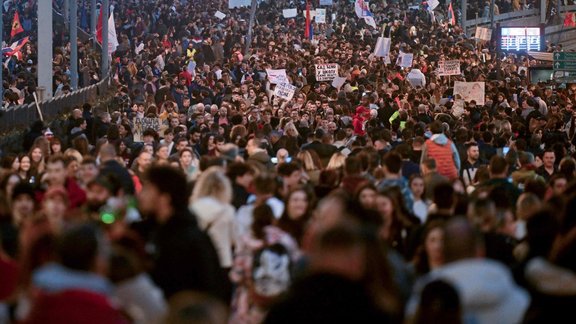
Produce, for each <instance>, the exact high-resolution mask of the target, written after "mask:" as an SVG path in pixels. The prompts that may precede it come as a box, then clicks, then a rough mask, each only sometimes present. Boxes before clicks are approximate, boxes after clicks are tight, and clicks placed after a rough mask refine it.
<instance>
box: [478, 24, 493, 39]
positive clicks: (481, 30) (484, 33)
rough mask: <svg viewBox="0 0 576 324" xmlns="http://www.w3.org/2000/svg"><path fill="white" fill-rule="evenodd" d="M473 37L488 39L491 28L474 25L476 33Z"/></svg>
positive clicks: (490, 34) (490, 35) (490, 36)
mask: <svg viewBox="0 0 576 324" xmlns="http://www.w3.org/2000/svg"><path fill="white" fill-rule="evenodd" d="M474 38H478V39H481V40H484V41H490V39H491V38H492V30H490V28H486V27H476V35H474Z"/></svg>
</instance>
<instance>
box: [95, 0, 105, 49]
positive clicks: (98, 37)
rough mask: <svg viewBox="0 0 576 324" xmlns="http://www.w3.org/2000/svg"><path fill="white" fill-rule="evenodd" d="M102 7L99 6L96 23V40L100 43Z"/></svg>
mask: <svg viewBox="0 0 576 324" xmlns="http://www.w3.org/2000/svg"><path fill="white" fill-rule="evenodd" d="M103 11H104V10H102V7H100V15H99V16H98V23H97V24H96V40H97V41H98V43H100V44H102V13H103Z"/></svg>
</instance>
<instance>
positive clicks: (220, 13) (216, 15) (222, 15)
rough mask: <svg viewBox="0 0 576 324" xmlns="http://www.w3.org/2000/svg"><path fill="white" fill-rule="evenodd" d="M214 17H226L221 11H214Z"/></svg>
mask: <svg viewBox="0 0 576 324" xmlns="http://www.w3.org/2000/svg"><path fill="white" fill-rule="evenodd" d="M214 17H216V18H218V19H224V18H225V17H226V14H225V13H223V12H221V11H216V13H215V14H214Z"/></svg>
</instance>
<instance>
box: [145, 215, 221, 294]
mask: <svg viewBox="0 0 576 324" xmlns="http://www.w3.org/2000/svg"><path fill="white" fill-rule="evenodd" d="M154 243H155V255H154V269H153V271H152V278H153V279H154V281H155V282H156V284H157V285H158V286H159V287H160V289H162V291H163V292H164V296H165V297H166V299H169V298H170V297H171V296H173V295H174V294H176V293H177V292H180V291H184V290H194V291H199V292H203V293H207V294H209V295H211V296H213V297H217V298H220V299H221V300H222V301H224V302H227V301H228V300H229V294H228V292H227V288H226V287H227V286H226V281H227V278H226V276H225V274H224V271H223V270H222V269H221V267H220V263H219V260H218V255H217V254H216V250H215V249H214V246H213V245H212V241H211V240H210V238H209V237H208V235H207V234H206V233H205V232H203V231H201V230H200V228H199V227H198V224H197V222H196V218H195V216H194V215H193V214H192V213H191V212H190V211H188V209H187V208H185V207H184V208H181V210H178V211H176V212H175V213H174V215H172V217H171V218H170V219H169V220H168V221H167V222H166V223H165V224H162V225H161V226H160V227H159V228H158V231H157V232H156V236H155V240H154Z"/></svg>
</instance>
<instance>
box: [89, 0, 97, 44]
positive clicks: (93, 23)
mask: <svg viewBox="0 0 576 324" xmlns="http://www.w3.org/2000/svg"><path fill="white" fill-rule="evenodd" d="M96 24H98V15H96V0H90V36H92V39H93V41H94V44H96V42H97V40H96Z"/></svg>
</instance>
